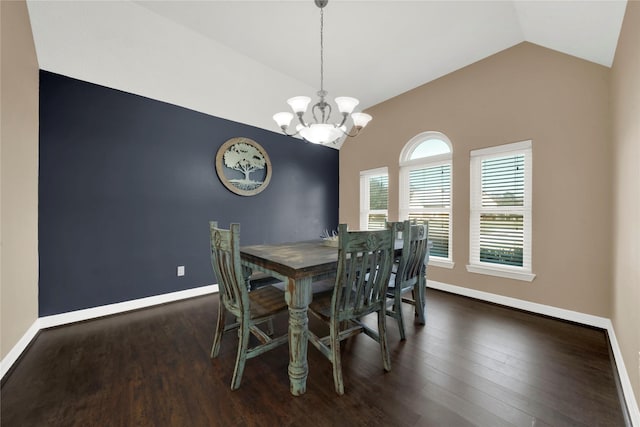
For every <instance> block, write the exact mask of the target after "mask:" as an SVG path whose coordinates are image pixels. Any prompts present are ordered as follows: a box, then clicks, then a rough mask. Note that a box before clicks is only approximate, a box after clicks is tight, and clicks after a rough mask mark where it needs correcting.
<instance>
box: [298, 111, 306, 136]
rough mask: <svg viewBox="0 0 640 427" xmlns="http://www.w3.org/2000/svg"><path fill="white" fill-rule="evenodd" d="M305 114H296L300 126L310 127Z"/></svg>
mask: <svg viewBox="0 0 640 427" xmlns="http://www.w3.org/2000/svg"><path fill="white" fill-rule="evenodd" d="M303 115H304V112H299V113H296V116H298V121H299V122H300V124H301V125H302V126H304V127H309V125H308V124H307V123H306V122H305V121H304V117H303ZM297 133H298V132H296V133H294V135H296V134H297Z"/></svg>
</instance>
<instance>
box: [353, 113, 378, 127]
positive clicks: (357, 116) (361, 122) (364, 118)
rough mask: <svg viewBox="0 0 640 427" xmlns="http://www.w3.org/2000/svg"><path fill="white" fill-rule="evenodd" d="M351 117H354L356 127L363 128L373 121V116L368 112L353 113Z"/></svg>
mask: <svg viewBox="0 0 640 427" xmlns="http://www.w3.org/2000/svg"><path fill="white" fill-rule="evenodd" d="M351 118H352V119H353V124H354V125H355V126H356V127H360V128H363V127H365V126H366V125H367V123H369V122H370V121H371V119H372V118H373V117H371V116H370V115H369V114H367V113H353V114H351Z"/></svg>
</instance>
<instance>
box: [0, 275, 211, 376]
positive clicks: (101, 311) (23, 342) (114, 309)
mask: <svg viewBox="0 0 640 427" xmlns="http://www.w3.org/2000/svg"><path fill="white" fill-rule="evenodd" d="M215 292H218V285H207V286H201V287H198V288H193V289H187V290H184V291H178V292H171V293H168V294H163V295H155V296H152V297H146V298H139V299H135V300H131V301H124V302H119V303H116V304H108V305H103V306H100V307H93V308H87V309H84V310H76V311H70V312H68V313H61V314H54V315H52V316H44V317H40V318H38V319H36V321H35V322H33V325H31V327H30V328H29V329H28V330H27V332H26V333H25V334H24V335H23V336H22V338H21V339H20V341H18V343H17V344H16V345H14V346H13V348H12V349H11V351H10V352H9V353H8V354H7V355H6V356H5V357H4V358H3V359H2V361H1V362H0V378H3V377H4V375H5V374H6V373H7V372H8V371H9V369H10V368H11V366H13V364H14V363H15V362H16V360H18V358H19V357H20V355H21V354H22V352H23V351H24V350H25V349H26V348H27V346H28V345H29V343H30V342H31V341H32V340H33V339H34V338H35V336H36V334H37V333H38V332H39V331H40V330H41V329H46V328H51V327H54V326H61V325H66V324H68V323H74V322H81V321H84V320H91V319H96V318H98V317H103V316H109V315H112V314H118V313H124V312H126V311H131V310H138V309H141V308H146V307H151V306H154V305H159V304H165V303H168V302H174V301H180V300H183V299H187V298H193V297H197V296H201V295H207V294H211V293H215Z"/></svg>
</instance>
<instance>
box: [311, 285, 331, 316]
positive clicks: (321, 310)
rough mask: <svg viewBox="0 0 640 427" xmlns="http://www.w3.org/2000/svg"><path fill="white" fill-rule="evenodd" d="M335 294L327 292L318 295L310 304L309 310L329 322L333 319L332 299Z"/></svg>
mask: <svg viewBox="0 0 640 427" xmlns="http://www.w3.org/2000/svg"><path fill="white" fill-rule="evenodd" d="M332 296H333V292H326V293H323V294H322V295H318V297H317V298H314V299H313V301H311V304H309V310H311V311H313V312H314V313H316V314H317V315H318V316H319V317H320V318H321V319H323V320H325V321H328V320H329V319H330V318H331V298H332Z"/></svg>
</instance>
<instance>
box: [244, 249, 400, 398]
mask: <svg viewBox="0 0 640 427" xmlns="http://www.w3.org/2000/svg"><path fill="white" fill-rule="evenodd" d="M395 247H396V255H399V254H400V253H401V251H402V240H397V241H396V244H395ZM240 258H241V262H242V265H243V266H244V267H246V268H247V269H248V270H250V271H256V270H257V271H261V272H264V273H267V274H269V275H271V276H273V277H276V278H277V279H278V280H281V281H283V282H284V283H285V286H284V290H285V300H286V302H287V305H288V306H289V368H288V372H289V383H290V389H291V394H293V395H294V396H300V395H302V394H304V393H305V391H306V388H307V376H308V374H309V366H308V364H307V344H308V342H307V332H308V329H309V317H308V313H307V310H308V308H309V304H310V303H311V300H312V298H313V292H312V287H311V283H313V282H315V281H318V280H323V279H326V278H329V277H333V276H335V274H336V270H337V266H338V248H337V247H335V246H328V245H326V244H325V242H324V241H323V240H310V241H303V242H293V243H279V244H269V245H250V246H241V247H240Z"/></svg>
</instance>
